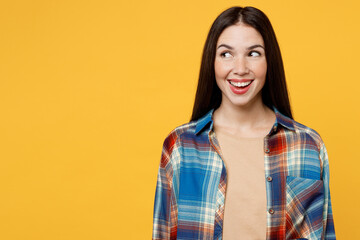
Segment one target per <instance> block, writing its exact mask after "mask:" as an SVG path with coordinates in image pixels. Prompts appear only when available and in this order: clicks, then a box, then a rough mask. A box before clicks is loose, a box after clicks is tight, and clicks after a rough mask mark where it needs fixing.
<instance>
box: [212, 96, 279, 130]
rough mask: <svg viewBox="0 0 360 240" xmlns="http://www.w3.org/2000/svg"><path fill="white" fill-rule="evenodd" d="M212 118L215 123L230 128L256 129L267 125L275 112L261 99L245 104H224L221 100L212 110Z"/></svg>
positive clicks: (273, 117)
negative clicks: (218, 105) (216, 107)
mask: <svg viewBox="0 0 360 240" xmlns="http://www.w3.org/2000/svg"><path fill="white" fill-rule="evenodd" d="M213 119H214V123H215V124H216V125H220V126H225V127H227V128H231V129H236V130H241V129H256V128H262V127H264V125H268V124H269V121H270V122H272V121H273V120H274V119H275V114H274V112H273V111H272V110H271V109H269V108H268V107H267V106H266V105H265V104H264V103H263V102H262V101H256V102H254V103H252V104H251V105H246V106H236V105H233V104H226V102H224V101H222V103H221V105H220V107H219V108H218V109H216V111H215V112H214V116H213Z"/></svg>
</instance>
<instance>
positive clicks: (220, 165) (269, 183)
mask: <svg viewBox="0 0 360 240" xmlns="http://www.w3.org/2000/svg"><path fill="white" fill-rule="evenodd" d="M213 111H214V109H212V110H211V111H209V112H208V113H207V114H206V115H204V116H203V117H202V118H201V119H199V120H197V121H192V122H189V123H187V124H184V125H182V126H179V127H177V128H175V129H174V130H173V131H172V132H171V133H170V134H169V135H168V136H167V138H166V139H165V141H164V145H163V151H162V155H161V161H160V167H159V172H158V179H157V186H156V194H155V204H154V218H153V236H152V238H153V239H154V240H155V239H222V227H223V219H224V208H225V192H226V177H227V175H226V169H225V165H224V162H223V160H222V158H221V151H220V145H219V143H218V141H217V139H216V137H215V132H214V131H213V121H212V114H213ZM274 112H275V114H276V122H275V123H274V125H273V127H272V129H271V131H270V132H269V134H268V135H267V136H266V137H265V139H264V152H265V158H264V164H265V165H264V166H265V176H264V178H265V179H266V196H267V209H268V213H267V231H266V239H267V240H270V239H271V240H272V239H274V240H275V239H276V240H287V239H311V240H313V239H314V240H315V239H316V240H319V239H336V238H335V230H334V222H333V216H332V208H331V200H330V190H329V163H328V157H327V152H326V148H325V145H324V143H323V141H322V139H321V137H320V136H319V134H318V133H317V132H315V131H314V130H312V129H310V128H308V127H306V126H304V125H302V124H300V123H298V122H295V121H294V120H292V119H290V118H288V117H286V116H284V115H282V114H281V113H280V112H279V111H278V110H277V109H276V108H274ZM269 177H270V178H269Z"/></svg>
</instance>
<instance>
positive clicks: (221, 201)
mask: <svg viewBox="0 0 360 240" xmlns="http://www.w3.org/2000/svg"><path fill="white" fill-rule="evenodd" d="M208 136H209V141H210V144H211V146H212V147H213V149H214V150H215V151H216V153H217V154H218V155H219V157H220V159H221V161H222V166H223V169H222V171H221V176H220V182H219V187H218V191H219V195H220V196H219V197H218V198H217V200H216V201H217V202H216V213H215V229H214V230H215V232H214V239H222V229H223V221H224V210H225V193H226V187H227V174H226V166H225V162H224V160H223V157H222V153H221V150H220V145H219V142H218V141H217V139H216V137H215V132H214V131H213V130H212V128H211V129H210V131H209V133H208ZM217 224H218V225H219V228H221V229H220V230H219V231H217V229H216V225H217Z"/></svg>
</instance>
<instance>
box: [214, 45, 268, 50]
mask: <svg viewBox="0 0 360 240" xmlns="http://www.w3.org/2000/svg"><path fill="white" fill-rule="evenodd" d="M220 47H226V48H228V49H230V50H233V49H234V48H233V47H231V46H229V45H227V44H220V45H219V46H218V47H217V48H218V49H219V48H220ZM257 47H261V48H262V49H264V50H265V48H264V47H263V46H262V45H260V44H255V45H252V46H250V47H248V48H247V50H252V49H254V48H257Z"/></svg>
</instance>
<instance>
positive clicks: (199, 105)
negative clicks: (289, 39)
mask: <svg viewBox="0 0 360 240" xmlns="http://www.w3.org/2000/svg"><path fill="white" fill-rule="evenodd" d="M239 22H242V23H244V24H246V25H249V26H251V27H253V28H255V29H256V30H257V31H258V32H259V33H260V34H261V36H262V38H263V39H264V44H265V55H266V61H267V73H266V80H265V84H264V87H263V89H262V91H261V94H262V101H263V102H264V104H265V105H266V106H268V107H269V108H270V109H272V107H273V106H275V107H276V108H277V109H278V110H279V111H280V112H281V113H282V114H284V115H286V116H288V117H290V118H292V113H291V107H290V101H289V96H288V92H287V87H286V80H285V71H284V65H283V61H282V58H281V52H280V48H279V44H278V42H277V40H276V36H275V32H274V29H273V28H272V26H271V23H270V21H269V19H268V17H267V16H266V15H265V14H264V13H263V12H262V11H260V10H259V9H257V8H254V7H244V8H242V7H232V8H229V9H227V10H225V11H224V12H222V13H221V14H220V15H219V16H218V17H217V18H216V19H215V21H214V23H213V24H212V26H211V28H210V31H209V34H208V36H207V39H206V42H205V46H204V50H203V55H202V60H201V67H200V74H199V82H198V86H197V91H196V96H195V102H194V108H193V112H192V116H191V121H192V120H197V119H199V118H200V117H202V116H203V115H204V114H206V113H207V112H208V111H209V110H210V109H212V108H215V109H216V108H218V107H219V106H220V103H221V90H220V89H219V87H218V86H217V84H216V79H215V70H214V61H215V54H216V44H217V41H218V38H219V36H220V34H221V33H222V32H223V31H224V29H225V28H227V27H229V26H231V25H235V24H236V23H239Z"/></svg>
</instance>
